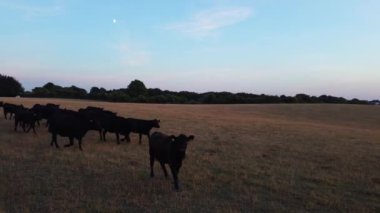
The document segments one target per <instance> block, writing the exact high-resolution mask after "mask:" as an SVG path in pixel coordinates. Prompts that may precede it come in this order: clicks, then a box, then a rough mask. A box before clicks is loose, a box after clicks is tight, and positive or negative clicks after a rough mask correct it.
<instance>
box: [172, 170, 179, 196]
mask: <svg viewBox="0 0 380 213" xmlns="http://www.w3.org/2000/svg"><path fill="white" fill-rule="evenodd" d="M170 170H171V172H172V176H173V180H174V188H175V189H176V190H179V185H178V170H177V168H176V167H175V166H174V165H170Z"/></svg>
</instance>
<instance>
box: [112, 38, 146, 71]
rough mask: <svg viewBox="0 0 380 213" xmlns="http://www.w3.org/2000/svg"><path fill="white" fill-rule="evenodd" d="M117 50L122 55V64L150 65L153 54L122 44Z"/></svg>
mask: <svg viewBox="0 0 380 213" xmlns="http://www.w3.org/2000/svg"><path fill="white" fill-rule="evenodd" d="M117 49H118V50H119V51H120V53H121V63H122V64H124V65H128V66H142V65H145V64H147V63H149V61H150V59H151V53H150V52H148V51H146V50H143V49H140V48H136V47H134V46H131V45H128V44H125V43H124V44H120V45H119V46H118V47H117Z"/></svg>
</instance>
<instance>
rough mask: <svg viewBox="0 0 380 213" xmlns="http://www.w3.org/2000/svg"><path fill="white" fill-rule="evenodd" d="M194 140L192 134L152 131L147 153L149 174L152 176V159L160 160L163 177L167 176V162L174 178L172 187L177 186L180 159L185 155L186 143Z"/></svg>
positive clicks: (176, 187) (180, 164) (177, 187)
mask: <svg viewBox="0 0 380 213" xmlns="http://www.w3.org/2000/svg"><path fill="white" fill-rule="evenodd" d="M191 140H194V136H193V135H190V136H186V135H183V134H181V135H179V136H174V135H170V136H169V135H165V134H163V133H160V132H154V133H153V134H152V135H151V136H150V140H149V155H150V176H151V177H154V173H153V166H154V161H155V160H157V161H158V162H160V164H161V167H162V170H163V171H164V174H165V177H168V172H167V171H166V168H165V164H169V166H170V170H171V172H172V176H173V179H174V187H175V189H176V190H178V189H179V186H178V173H179V169H180V168H181V166H182V161H183V159H184V158H185V155H186V148H187V143H188V142H189V141H191Z"/></svg>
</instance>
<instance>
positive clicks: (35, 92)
mask: <svg viewBox="0 0 380 213" xmlns="http://www.w3.org/2000/svg"><path fill="white" fill-rule="evenodd" d="M3 82H7V83H3ZM0 85H1V86H0V89H1V90H0V96H16V95H20V96H23V97H47V98H73V99H91V100H101V101H111V102H138V103H176V104H264V103H334V104H379V103H380V102H379V101H378V100H374V101H366V100H359V99H356V98H355V99H352V100H347V99H345V98H342V97H334V96H330V95H321V96H318V97H317V96H310V95H307V94H297V95H295V96H286V95H281V96H277V95H265V94H260V95H258V94H251V93H231V92H206V93H196V92H188V91H181V92H174V91H169V90H161V89H158V88H146V86H145V85H144V83H143V82H142V81H140V80H134V81H132V82H131V83H130V84H129V85H128V86H127V87H126V88H121V89H112V90H107V89H105V88H102V87H100V88H99V87H92V88H91V89H90V91H89V92H87V90H85V89H83V88H80V87H77V86H71V87H62V86H59V85H55V84H54V83H51V82H49V83H46V84H45V85H44V86H42V87H35V88H34V89H32V90H31V91H26V92H25V91H24V89H23V87H22V86H21V84H20V83H19V82H18V81H17V80H15V79H14V78H12V77H9V76H4V75H0Z"/></svg>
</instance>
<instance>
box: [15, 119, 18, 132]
mask: <svg viewBox="0 0 380 213" xmlns="http://www.w3.org/2000/svg"><path fill="white" fill-rule="evenodd" d="M17 126H18V120H17V119H15V132H17Z"/></svg>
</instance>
